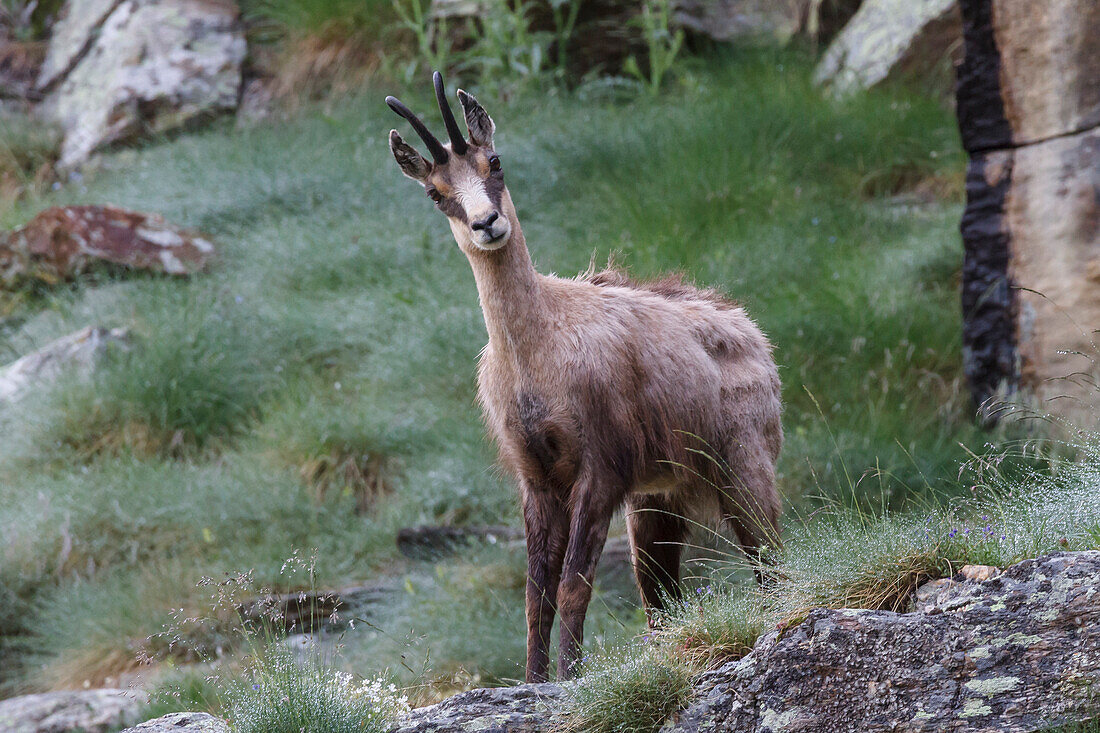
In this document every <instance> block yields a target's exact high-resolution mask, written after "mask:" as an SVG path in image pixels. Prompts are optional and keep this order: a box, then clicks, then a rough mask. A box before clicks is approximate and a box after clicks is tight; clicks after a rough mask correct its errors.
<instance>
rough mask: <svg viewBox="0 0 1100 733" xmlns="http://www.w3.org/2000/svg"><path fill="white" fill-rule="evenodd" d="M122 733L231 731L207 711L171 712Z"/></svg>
mask: <svg viewBox="0 0 1100 733" xmlns="http://www.w3.org/2000/svg"><path fill="white" fill-rule="evenodd" d="M122 733H230V731H229V724H228V723H226V722H225V721H224V720H222V719H221V718H215V717H214V716H213V715H209V714H207V713H171V714H169V715H165V716H163V717H160V718H156V719H155V720H149V721H146V722H144V723H142V724H141V725H135V726H134V727H133V728H127V729H126V730H124V731H123V732H122Z"/></svg>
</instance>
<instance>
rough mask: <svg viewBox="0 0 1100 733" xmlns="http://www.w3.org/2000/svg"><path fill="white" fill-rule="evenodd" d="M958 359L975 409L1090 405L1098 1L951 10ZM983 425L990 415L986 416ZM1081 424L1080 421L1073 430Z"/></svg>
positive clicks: (1013, 2) (1095, 307) (1072, 414)
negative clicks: (961, 54) (963, 177)
mask: <svg viewBox="0 0 1100 733" xmlns="http://www.w3.org/2000/svg"><path fill="white" fill-rule="evenodd" d="M961 6H962V13H963V33H964V39H965V44H966V53H965V58H964V60H963V63H962V65H961V67H960V69H959V82H958V89H957V95H958V117H959V127H960V129H961V132H962V140H963V146H964V147H965V148H966V150H967V152H968V153H969V154H970V165H969V169H968V172H967V183H966V194H967V205H966V211H965V213H964V214H963V219H962V227H961V229H962V236H963V244H964V247H965V261H964V265H963V282H962V308H963V347H964V350H963V354H964V366H965V369H966V375H967V378H968V380H969V382H970V388H971V392H972V394H973V396H974V399H975V401H976V402H977V403H978V404H979V405H981V404H988V403H991V402H995V401H996V400H997V399H998V398H1002V397H1013V396H1019V397H1022V398H1024V399H1028V400H1036V401H1037V402H1038V405H1037V406H1038V407H1039V409H1040V410H1041V411H1042V412H1044V413H1051V414H1054V415H1057V416H1059V417H1063V418H1067V419H1069V420H1072V421H1075V422H1078V423H1080V421H1081V420H1082V418H1084V417H1085V416H1088V415H1091V417H1090V418H1087V419H1089V420H1090V422H1091V423H1095V415H1096V414H1097V408H1098V407H1100V387H1097V386H1096V382H1095V380H1096V375H1097V373H1098V372H1100V370H1098V369H1097V356H1098V354H1100V350H1098V349H1097V347H1096V337H1095V333H1094V332H1095V331H1096V330H1097V329H1100V0H1044V2H1033V1H1032V0H962V2H961ZM987 416H988V413H987ZM1081 426H1082V427H1092V425H1091V424H1089V425H1085V424H1081Z"/></svg>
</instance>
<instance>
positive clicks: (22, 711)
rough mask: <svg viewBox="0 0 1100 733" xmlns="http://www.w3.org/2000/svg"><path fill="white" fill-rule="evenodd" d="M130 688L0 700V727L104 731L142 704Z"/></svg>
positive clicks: (16, 731) (13, 732)
mask: <svg viewBox="0 0 1100 733" xmlns="http://www.w3.org/2000/svg"><path fill="white" fill-rule="evenodd" d="M144 701H145V699H144V697H143V696H142V695H141V693H136V692H133V691H131V690H113V689H102V690H81V691H78V692H47V693H43V694H41V695H23V696H21V697H13V698H10V699H8V700H2V701H0V731H5V732H8V731H10V733H69V732H70V731H74V732H75V731H82V733H106V731H110V730H117V729H118V728H119V726H124V725H130V724H132V723H133V722H134V719H135V716H136V715H137V713H138V711H139V709H140V708H141V706H142V705H143V704H144Z"/></svg>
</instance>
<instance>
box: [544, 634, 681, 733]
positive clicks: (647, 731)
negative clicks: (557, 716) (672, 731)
mask: <svg viewBox="0 0 1100 733" xmlns="http://www.w3.org/2000/svg"><path fill="white" fill-rule="evenodd" d="M582 674H583V678H582V679H581V681H580V682H579V683H578V684H577V685H576V686H574V687H572V688H571V689H570V691H569V693H568V697H567V701H566V707H565V711H564V713H565V714H564V716H563V717H562V718H561V723H560V725H559V728H558V729H559V730H560V731H562V733H582V732H583V733H654V732H655V731H656V730H657V729H658V728H660V727H661V724H662V723H664V721H665V720H667V719H668V717H669V716H670V715H672V714H673V713H675V712H676V711H677V710H679V709H680V708H681V707H683V706H684V705H685V704H686V703H687V701H688V698H689V695H690V692H691V680H692V677H693V671H692V669H691V667H690V666H689V665H687V664H685V663H684V661H683V660H681V659H679V658H678V657H676V656H675V655H674V654H670V653H669V652H668V651H667V650H665V649H662V648H660V647H657V646H647V647H643V648H642V649H635V650H632V651H631V652H630V653H623V652H616V651H608V652H605V653H603V654H601V655H598V656H597V657H594V658H593V659H592V660H591V661H590V662H588V663H586V666H585V667H584V668H582Z"/></svg>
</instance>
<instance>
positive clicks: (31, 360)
mask: <svg viewBox="0 0 1100 733" xmlns="http://www.w3.org/2000/svg"><path fill="white" fill-rule="evenodd" d="M127 336H128V334H127V332H126V330H125V329H121V328H116V329H110V330H109V329H106V328H96V327H93V326H88V327H87V328H83V329H81V330H79V331H77V332H76V333H71V334H69V335H68V336H63V337H62V338H59V339H57V340H56V341H53V342H51V343H49V344H47V345H46V346H44V347H42V348H41V349H39V350H38V351H34V352H32V353H30V354H27V355H26V356H24V357H22V358H20V359H18V360H16V361H14V362H12V363H11V364H9V365H7V366H5V367H0V403H4V402H15V401H16V400H18V399H20V398H21V397H23V396H24V395H26V394H27V393H29V392H30V391H31V390H32V389H33V388H35V387H41V386H43V385H45V384H49V383H50V382H52V381H53V380H55V379H57V377H59V376H60V375H61V374H62V373H64V372H66V371H68V372H72V371H77V372H78V373H82V374H90V373H91V371H92V369H93V368H94V367H95V363H96V361H97V360H98V359H99V358H100V356H102V355H103V353H104V352H105V351H106V350H107V348H108V347H109V346H110V345H111V344H120V345H125V344H126V342H127Z"/></svg>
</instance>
